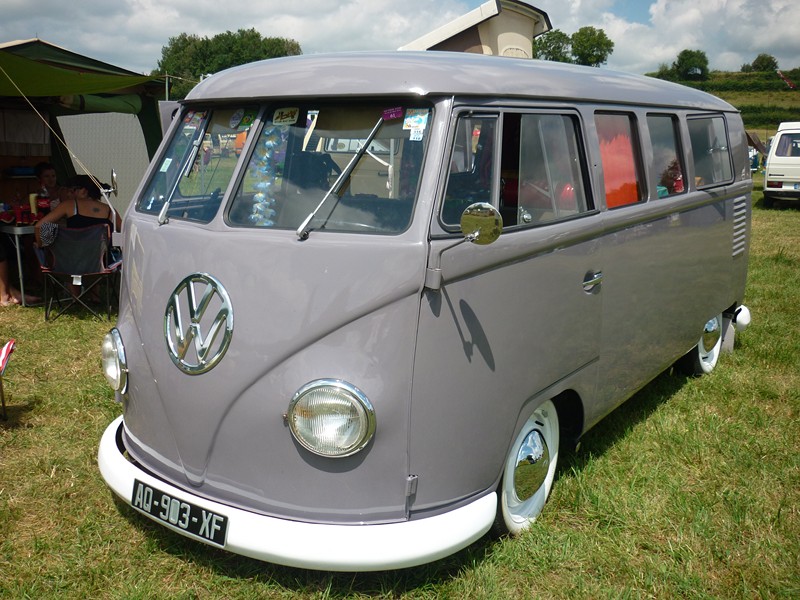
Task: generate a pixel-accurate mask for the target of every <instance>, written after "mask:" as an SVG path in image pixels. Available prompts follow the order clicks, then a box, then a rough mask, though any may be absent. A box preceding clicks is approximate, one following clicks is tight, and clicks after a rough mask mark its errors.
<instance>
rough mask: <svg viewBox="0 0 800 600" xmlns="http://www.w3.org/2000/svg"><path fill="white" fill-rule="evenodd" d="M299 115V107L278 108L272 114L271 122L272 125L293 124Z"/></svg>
mask: <svg viewBox="0 0 800 600" xmlns="http://www.w3.org/2000/svg"><path fill="white" fill-rule="evenodd" d="M299 116H300V109H299V108H279V109H277V110H276V111H275V114H274V115H273V116H272V123H273V124H274V125H294V124H295V123H297V119H298V118H299Z"/></svg>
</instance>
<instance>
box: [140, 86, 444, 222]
mask: <svg viewBox="0 0 800 600" xmlns="http://www.w3.org/2000/svg"><path fill="white" fill-rule="evenodd" d="M258 112H259V111H258V108H257V107H243V108H242V107H236V108H230V109H214V110H213V111H212V110H209V111H190V112H188V113H186V114H185V116H184V117H183V121H182V123H181V126H180V127H179V128H178V130H177V131H176V133H175V135H174V136H173V138H172V140H171V142H170V144H169V146H168V149H167V152H166V154H165V156H164V158H163V159H162V161H161V164H160V167H159V168H158V169H157V170H156V172H155V174H154V176H153V177H152V179H151V181H150V183H149V185H148V187H147V188H146V190H145V193H144V194H143V196H142V197H141V199H140V201H139V203H138V206H137V208H138V210H140V211H143V212H148V213H153V214H158V213H159V211H160V210H161V208H162V206H163V204H164V202H165V201H166V200H167V199H169V207H168V210H167V216H168V217H169V218H178V219H186V220H193V221H200V222H208V221H210V220H211V219H213V218H214V217H215V216H216V214H217V213H218V211H219V209H220V206H221V203H222V201H223V198H224V195H225V193H226V190H227V189H228V188H229V187H231V186H230V184H231V181H232V178H233V177H234V175H235V174H238V175H237V181H236V183H235V185H234V186H233V187H232V189H233V193H232V196H231V200H230V202H227V209H226V210H225V215H226V221H227V223H228V224H229V225H231V226H234V227H248V228H264V229H290V230H297V229H298V228H299V227H300V226H301V225H302V224H303V223H304V221H305V220H306V219H307V218H308V216H309V215H310V214H311V213H312V212H313V211H314V210H315V209H318V210H317V212H316V214H315V215H314V218H313V219H311V220H310V222H309V223H308V225H307V227H306V228H307V230H308V231H343V232H357V233H377V234H396V233H400V232H402V231H404V230H405V229H406V228H407V227H408V225H409V223H410V220H411V215H412V211H413V206H414V200H415V197H416V193H417V187H418V183H419V177H420V172H421V167H422V160H423V156H424V153H425V147H426V145H427V140H428V137H429V129H428V128H429V125H430V121H431V108H430V106H428V105H425V104H420V103H419V101H415V102H414V103H413V104H411V103H409V102H408V100H407V99H406V100H400V99H396V100H394V101H392V100H382V101H381V102H380V104H378V103H373V104H364V103H358V102H353V101H348V102H341V101H339V102H323V101H319V102H314V103H313V104H303V103H300V102H297V103H288V104H286V105H279V106H268V107H267V108H266V109H265V110H264V112H263V114H262V116H261V118H260V120H257V119H256V116H257V114H258ZM378 122H380V124H379V126H378V129H377V132H376V134H375V136H374V138H373V139H372V141H371V142H370V143H369V144H368V146H367V148H366V151H365V152H363V153H361V156H360V157H359V158H358V159H357V160H355V161H353V159H354V157H356V156H357V155H358V153H359V149H361V148H362V147H363V146H364V142H365V141H366V139H367V138H368V136H369V135H370V132H371V131H372V130H373V128H374V127H375V126H376V123H378ZM248 136H251V137H252V136H255V137H253V139H252V140H249V141H248V142H247V143H245V142H246V138H247V137H248ZM241 153H245V156H244V158H243V159H242V160H243V161H244V163H243V168H242V169H239V170H238V171H237V170H236V168H235V167H236V162H237V158H238V156H239V154H241ZM351 161H353V164H350V163H351ZM348 167H349V168H348ZM326 195H327V197H326ZM323 198H325V201H324V202H322V205H321V206H320V203H321V201H322V200H323Z"/></svg>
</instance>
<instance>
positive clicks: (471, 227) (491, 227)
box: [461, 202, 503, 246]
mask: <svg viewBox="0 0 800 600" xmlns="http://www.w3.org/2000/svg"><path fill="white" fill-rule="evenodd" d="M502 232H503V216H502V215H501V214H500V213H499V212H498V211H497V209H496V208H495V207H494V206H492V205H491V204H489V203H488V202H476V203H475V204H470V205H469V206H468V207H467V208H465V209H464V212H463V213H462V214H461V233H463V234H464V237H465V239H466V240H467V241H468V242H472V243H473V244H479V245H481V246H486V245H487V244H491V243H492V242H494V241H495V240H497V238H499V237H500V234H501V233H502Z"/></svg>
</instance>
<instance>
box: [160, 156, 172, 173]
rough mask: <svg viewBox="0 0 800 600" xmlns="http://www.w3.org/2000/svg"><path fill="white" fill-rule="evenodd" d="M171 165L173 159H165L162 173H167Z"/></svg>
mask: <svg viewBox="0 0 800 600" xmlns="http://www.w3.org/2000/svg"><path fill="white" fill-rule="evenodd" d="M171 164H172V159H171V158H165V159H164V162H163V163H161V172H162V173H166V172H167V171H169V166H170V165H171Z"/></svg>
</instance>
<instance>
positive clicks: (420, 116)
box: [403, 108, 428, 130]
mask: <svg viewBox="0 0 800 600" xmlns="http://www.w3.org/2000/svg"><path fill="white" fill-rule="evenodd" d="M427 126H428V109H427V108H409V109H408V110H407V111H406V118H405V120H404V121H403V129H411V130H414V129H425V127H427Z"/></svg>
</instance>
